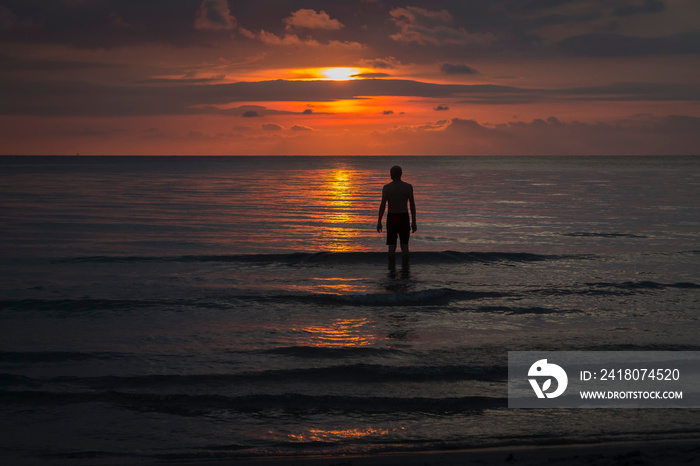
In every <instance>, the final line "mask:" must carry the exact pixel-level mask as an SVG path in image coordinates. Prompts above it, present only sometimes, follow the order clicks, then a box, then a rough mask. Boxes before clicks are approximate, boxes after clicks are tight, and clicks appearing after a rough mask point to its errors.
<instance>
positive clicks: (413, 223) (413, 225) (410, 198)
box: [408, 186, 418, 233]
mask: <svg viewBox="0 0 700 466" xmlns="http://www.w3.org/2000/svg"><path fill="white" fill-rule="evenodd" d="M408 203H409V204H410V207H411V230H413V233H415V232H416V230H417V229H418V225H417V224H416V201H415V199H413V186H411V193H410V194H409V195H408Z"/></svg>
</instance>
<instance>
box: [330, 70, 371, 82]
mask: <svg viewBox="0 0 700 466" xmlns="http://www.w3.org/2000/svg"><path fill="white" fill-rule="evenodd" d="M361 71H362V70H360V69H359V68H324V69H323V70H321V74H322V75H323V76H325V77H326V78H327V79H330V80H331V81H347V80H349V79H356V78H357V75H358V74H359V73H360V72H361Z"/></svg>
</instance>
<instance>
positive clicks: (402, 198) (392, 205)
mask: <svg viewBox="0 0 700 466" xmlns="http://www.w3.org/2000/svg"><path fill="white" fill-rule="evenodd" d="M412 193H413V186H411V185H410V184H409V183H406V182H404V181H392V182H391V183H389V184H386V185H384V195H385V196H386V200H387V204H388V208H387V212H388V213H390V214H393V213H404V212H408V205H407V204H408V199H409V197H410V196H411V194H412Z"/></svg>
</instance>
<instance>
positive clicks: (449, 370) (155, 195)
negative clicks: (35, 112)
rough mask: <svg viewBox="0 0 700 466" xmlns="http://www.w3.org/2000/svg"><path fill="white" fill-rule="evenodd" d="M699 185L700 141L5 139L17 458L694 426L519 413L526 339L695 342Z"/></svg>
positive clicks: (9, 392) (5, 392)
mask: <svg viewBox="0 0 700 466" xmlns="http://www.w3.org/2000/svg"><path fill="white" fill-rule="evenodd" d="M397 163H398V164H400V165H402V166H403V169H404V180H405V181H408V182H410V183H412V184H413V185H414V190H415V195H416V204H417V208H418V216H417V217H418V218H417V220H418V232H417V233H416V234H415V235H413V236H412V237H411V243H410V245H411V251H412V255H411V265H410V268H402V267H400V266H399V267H398V268H397V269H395V270H392V269H389V267H388V266H387V260H386V254H385V248H386V246H385V245H384V237H383V236H382V235H381V234H379V233H377V232H376V230H375V224H376V215H377V210H378V206H379V200H380V195H381V187H382V185H383V184H384V183H387V182H388V181H390V180H389V176H388V174H389V168H390V167H391V166H392V165H394V164H397ZM698 199H700V157H615V158H606V157H590V158H586V157H406V158H400V157H75V158H72V157H2V158H0V213H1V215H0V252H1V255H0V271H1V273H2V277H3V280H2V282H1V283H0V431H1V432H2V436H0V458H4V459H5V460H8V461H10V462H11V463H20V462H28V463H37V464H119V463H121V462H125V461H130V462H133V463H145V464H147V463H149V462H158V461H168V460H189V459H216V458H240V457H258V456H267V457H269V456H276V455H285V456H286V455H310V454H369V453H378V452H389V451H391V452H394V451H397V452H401V451H403V452H406V451H416V450H419V451H424V450H437V449H454V448H474V447H486V446H501V445H540V444H542V445H543V444H559V443H585V442H598V441H604V440H630V441H639V442H644V441H647V440H651V439H664V438H698V436H699V435H700V416H698V412H697V410H693V409H596V410H591V409H552V410H517V409H508V408H507V357H508V351H516V350H592V351H595V350H606V351H615V350H635V351H644V350H655V351H658V350H690V351H698V350H700V343H699V340H698V334H700V321H699V318H700V261H699V259H700V257H699V256H700V204H699V203H698ZM11 463H7V464H11Z"/></svg>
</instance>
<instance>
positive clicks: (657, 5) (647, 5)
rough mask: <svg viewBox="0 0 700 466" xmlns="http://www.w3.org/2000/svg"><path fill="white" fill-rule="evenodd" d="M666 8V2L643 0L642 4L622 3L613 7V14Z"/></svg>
mask: <svg viewBox="0 0 700 466" xmlns="http://www.w3.org/2000/svg"><path fill="white" fill-rule="evenodd" d="M665 9H666V3H665V2H662V1H659V0H645V1H644V3H643V4H641V5H639V4H622V5H619V6H617V7H615V9H613V14H614V15H615V16H631V15H638V14H649V13H659V12H661V11H664V10H665Z"/></svg>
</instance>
